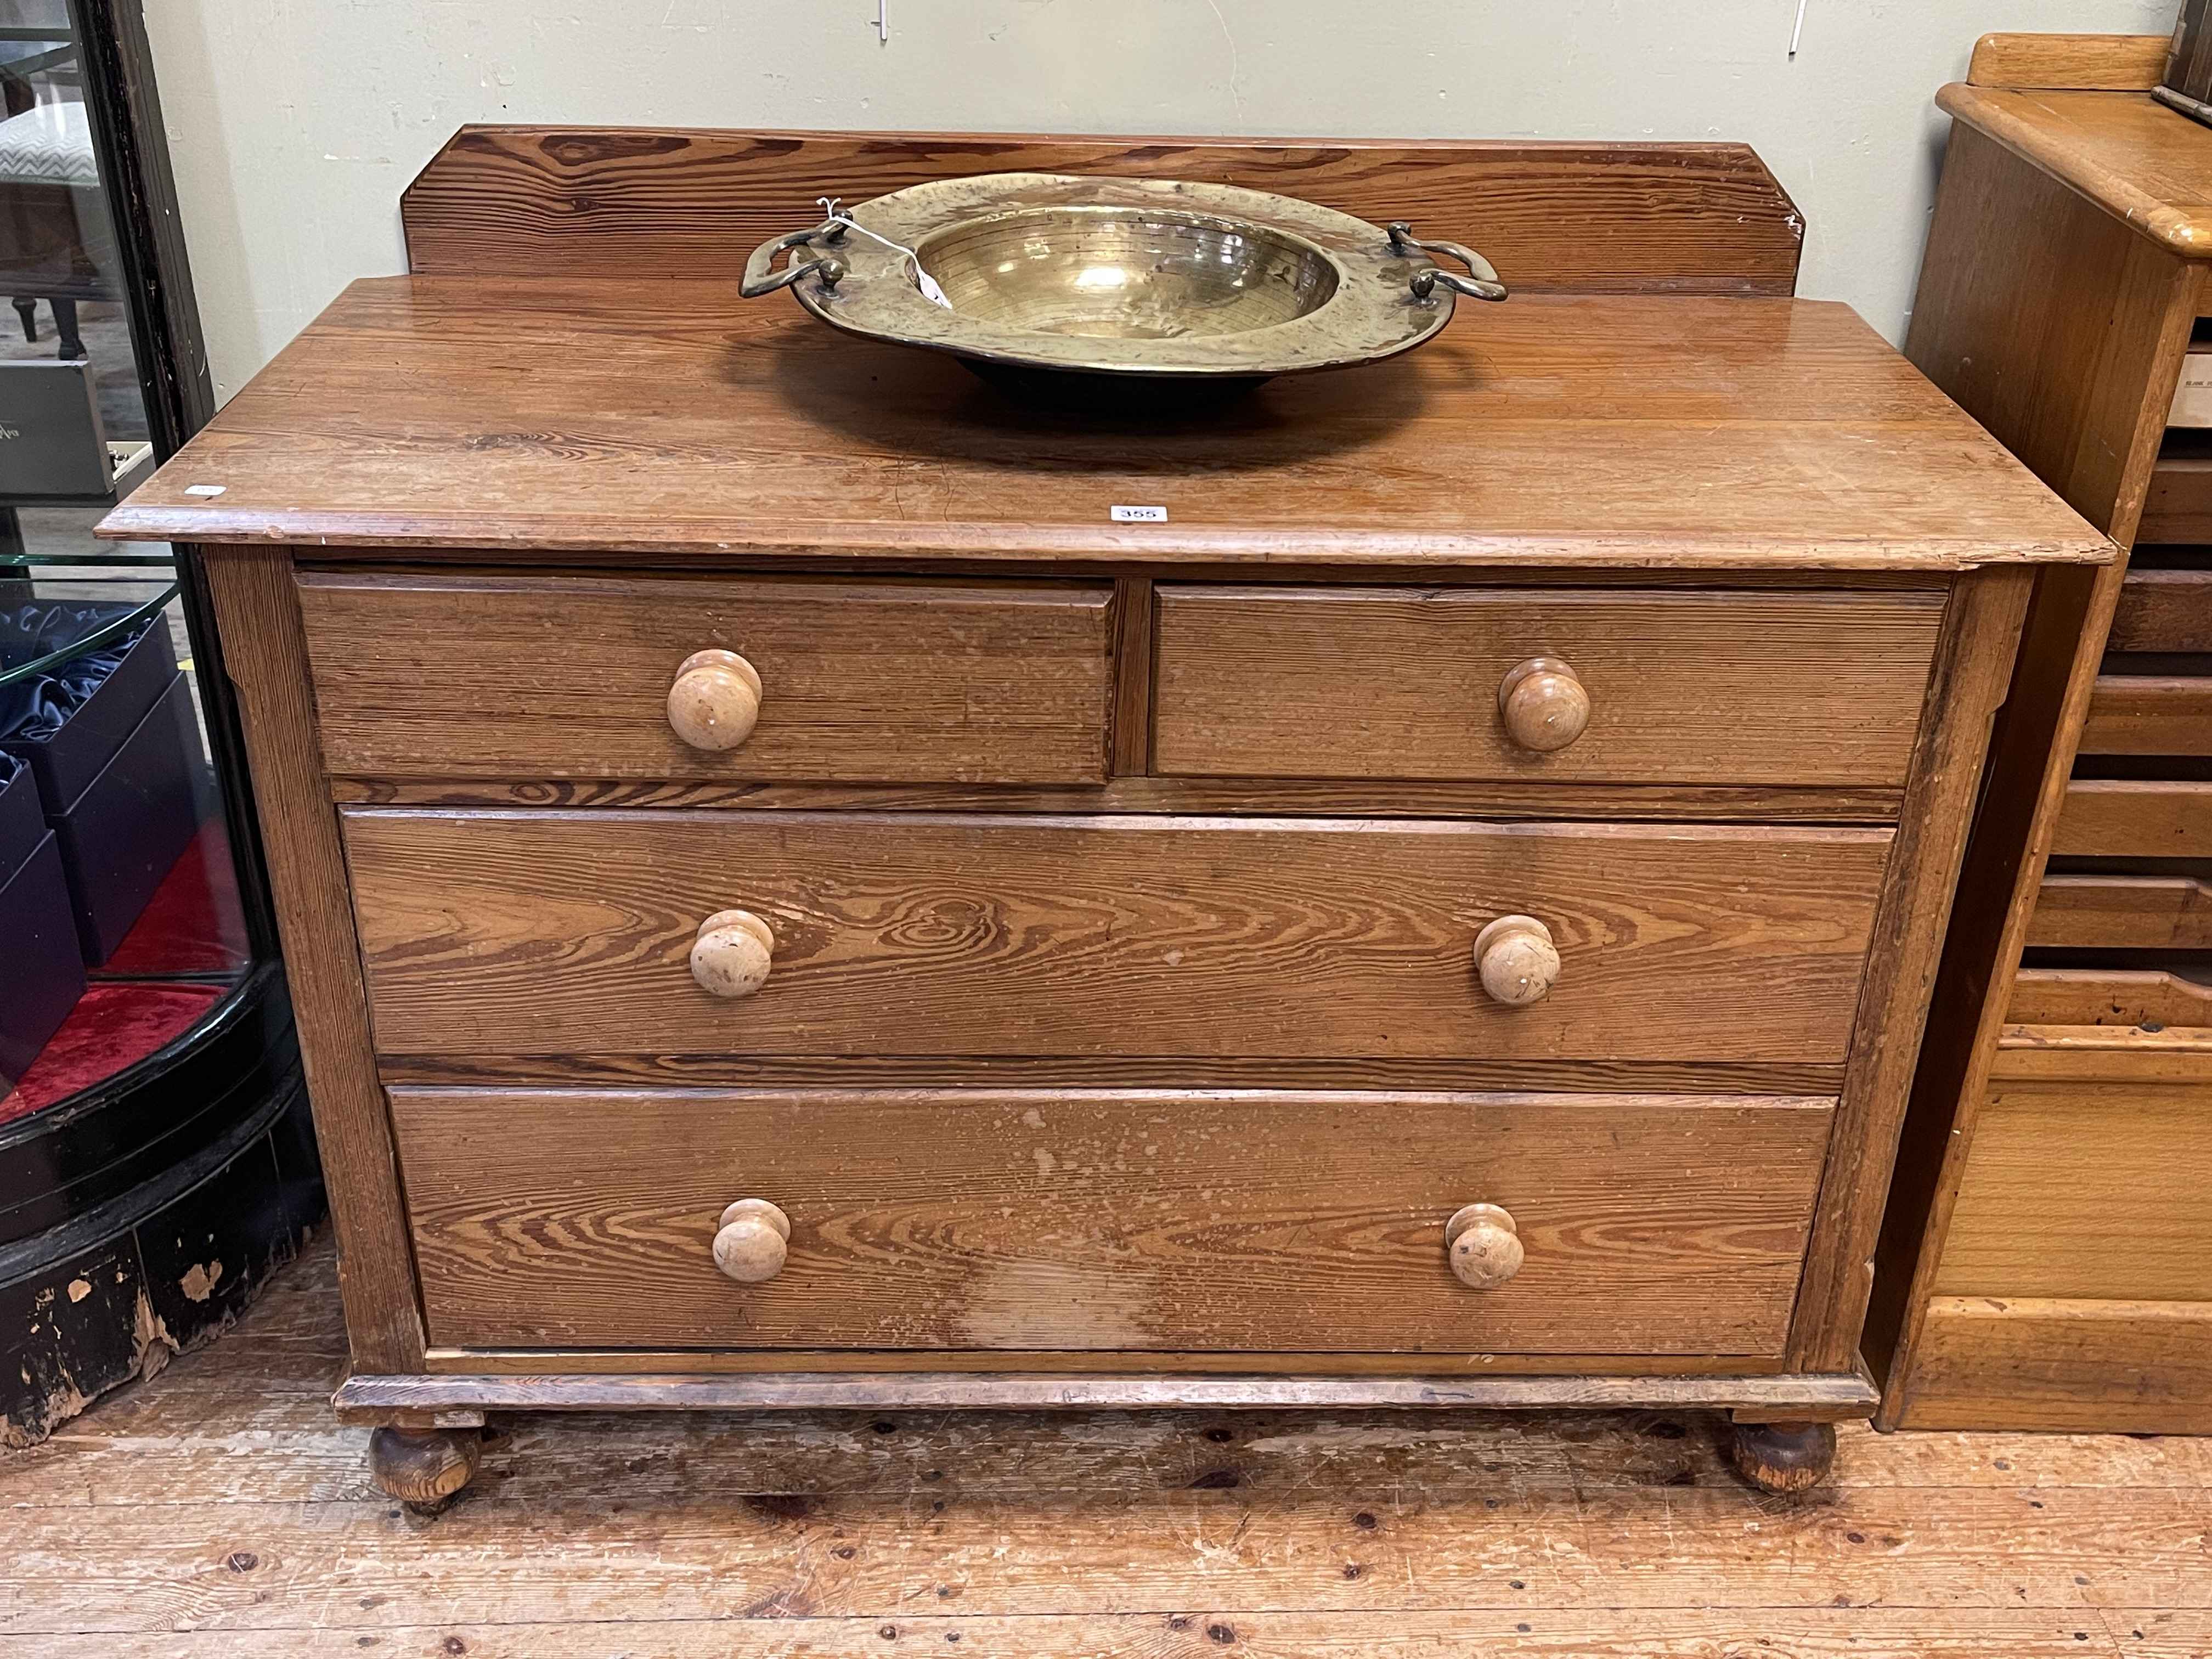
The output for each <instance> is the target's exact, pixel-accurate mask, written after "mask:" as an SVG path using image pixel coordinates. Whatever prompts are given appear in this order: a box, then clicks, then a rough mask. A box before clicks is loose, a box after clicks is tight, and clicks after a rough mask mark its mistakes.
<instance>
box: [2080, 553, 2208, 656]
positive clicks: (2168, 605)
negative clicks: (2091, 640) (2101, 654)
mask: <svg viewBox="0 0 2212 1659" xmlns="http://www.w3.org/2000/svg"><path fill="white" fill-rule="evenodd" d="M2106 649H2108V650H2112V651H2151V652H2189V651H2206V652H2212V570H2188V569H2182V570H2148V569H2142V568H2136V569H2131V570H2130V571H2129V572H2128V574H2127V580H2126V582H2125V583H2124V585H2123V586H2122V587H2121V589H2120V604H2119V609H2118V611H2115V612H2114V613H2113V616H2112V634H2111V635H2110V637H2109V638H2108V639H2107V640H2106Z"/></svg>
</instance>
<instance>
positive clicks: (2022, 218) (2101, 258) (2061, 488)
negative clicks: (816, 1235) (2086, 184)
mask: <svg viewBox="0 0 2212 1659" xmlns="http://www.w3.org/2000/svg"><path fill="white" fill-rule="evenodd" d="M1975 95H1977V96H1978V95H1979V94H1975ZM2007 95H2012V94H2007ZM2142 103H2143V105H2144V106H2146V107H2148V108H2159V106H2154V105H2153V104H2152V103H2151V100H2148V99H2147V98H2146V99H2144V100H2142ZM1947 107H1948V106H1947ZM2159 113H2160V115H2162V116H2163V117H2165V118H2167V119H2170V120H2172V121H2174V122H2176V123H2178V124H2179V125H2182V126H2185V127H2186V126H2188V125H2190V123H2189V121H2188V119H2187V118H2186V117H2184V116H2180V115H2177V114H2175V113H2174V112H2172V111H2171V110H2166V109H2163V108H2159ZM2119 213H2120V210H2119V209H2118V208H2116V207H2113V206H2112V205H2111V204H2108V203H2104V202H2100V201H2098V200H2095V199H2093V198H2091V197H2084V196H2082V195H2081V194H2079V193H2078V192H2076V191H2075V190H2073V189H2071V188H2069V186H2068V185H2066V184H2064V183H2062V182H2061V181H2060V179H2057V178H2054V177H2052V176H2051V174H2050V173H2048V172H2046V171H2045V170H2043V169H2042V168H2041V167H2039V166H2038V165H2036V164H2035V163H2034V158H2033V157H2027V158H2023V156H2022V155H2019V154H2015V151H2014V150H2013V149H2008V148H2007V146H2006V144H2005V143H2001V142H2000V141H1999V139H1998V138H1997V137H1991V136H1990V135H1989V134H1987V133H1985V132H1984V131H1979V130H1978V128H1977V127H1976V126H1974V125H1969V124H1966V122H1965V121H1964V120H1962V122H1961V124H1960V125H1957V126H1954V128H1953V129H1952V132H1951V143H1950V148H1949V149H1948V152H1947V154H1946V155H1945V158H1944V162H1943V178H1942V185H1941V186H1940V187H1939V188H1938V191H1937V193H1936V219H1935V222H1934V224H1933V225H1932V226H1931V227H1930V228H1929V240H1928V252H1927V255H1926V258H1925V261H1924V263H1923V265H1922V266H1921V271H1920V286H1919V290H1918V293H1917V296H1916V297H1915V299H1914V301H1913V307H1912V320H1911V325H1910V327H1909V328H1908V330H1907V331H1906V334H1905V356H1908V357H1910V358H1911V360H1912V361H1913V362H1915V363H1917V364H1918V365H1919V367H1920V368H1921V369H1922V370H1923V372H1925V373H1926V374H1927V375H1928V377H1929V379H1930V380H1933V381H1934V382H1935V383H1936V385H1937V386H1941V387H1942V389H1943V390H1944V391H1945V392H1948V393H1949V394H1950V395H1951V396H1952V397H1953V398H1956V399H1957V400H1958V401H1959V403H1960V405H1962V406H1963V407H1964V408H1965V409H1966V410H1967V411H1968V412H1969V413H1970V414H1972V416H1974V417H1975V418H1976V419H1977V420H1978V421H1979V422H1981V423H1982V424H1983V425H1984V427H1986V428H1989V430H1990V433H1991V434H1993V435H1995V436H1996V438H1997V439H1998V441H2001V442H2002V443H2003V444H2004V446H2005V447H2007V448H2008V449H2009V450H2010V451H2011V452H2012V453H2014V454H2015V455H2017V456H2018V457H2020V459H2021V460H2022V461H2024V462H2025V463H2027V466H2028V467H2029V469H2030V470H2031V471H2033V472H2034V473H2035V475H2036V476H2037V477H2039V478H2041V479H2042V480H2043V481H2044V482H2045V483H2047V484H2049V485H2050V486H2051V489H2055V490H2057V492H2058V494H2059V495H2062V496H2063V497H2064V498H2065V499H2066V501H2068V502H2069V504H2070V505H2071V506H2072V507H2074V508H2075V511H2077V512H2079V513H2081V516H2082V517H2083V518H2085V519H2087V520H2088V521H2089V522H2090V523H2091V524H2093V525H2094V526H2097V527H2098V528H2099V529H2100V530H2103V531H2105V532H2107V533H2108V534H2110V535H2111V536H2112V538H2113V539H2114V540H2116V541H2118V542H2120V543H2121V544H2127V543H2130V542H2131V541H2132V540H2134V539H2135V537H2136V521H2137V520H2138V518H2139V517H2140V516H2141V515H2142V507H2143V501H2144V497H2145V495H2146V494H2147V493H2148V490H2149V489H2150V481H2151V471H2152V468H2153V467H2154V465H2155V464H2156V462H2157V459H2158V450H2159V443H2160V440H2161V438H2162V437H2163V436H2164V435H2165V431H2166V413H2167V411H2168V410H2170V409H2171V408H2172V403H2173V388H2174V386H2175V385H2176V384H2177V383H2178V381H2179V379H2180V376H2181V358H2182V355H2183V353H2184V352H2185V350H2186V349H2187V346H2188V342H2189V336H2190V331H2191V328H2192V327H2193V326H2194V325H2195V323H2196V320H2197V294H2198V290H2199V285H2200V283H2201V281H2202V272H2201V268H2200V267H2198V266H2197V264H2193V263H2192V262H2191V259H2190V258H2188V257H2187V256H2185V255H2183V254H2179V253H2177V252H2173V251H2172V250H2170V249H2168V248H2166V247H2165V246H2161V245H2160V244H2159V243H2158V242H2156V241H2154V240H2152V239H2151V238H2149V237H2148V236H2145V235H2142V234H2139V233H2138V232H2137V231H2136V230H2135V229H2134V228H2130V225H2129V224H2127V223H2125V222H2123V220H2122V219H2121V217H2119Z"/></svg>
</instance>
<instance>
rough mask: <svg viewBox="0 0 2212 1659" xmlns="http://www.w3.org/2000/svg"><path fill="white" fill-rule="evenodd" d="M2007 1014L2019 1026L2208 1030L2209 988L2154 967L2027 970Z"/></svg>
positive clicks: (2211, 1020)
mask: <svg viewBox="0 0 2212 1659" xmlns="http://www.w3.org/2000/svg"><path fill="white" fill-rule="evenodd" d="M2007 1013H2008V1016H2009V1017H2010V1018H2011V1019H2012V1021H2013V1022H2014V1023H2015V1024H2021V1025H2114V1026H2130V1025H2144V1026H2154V1027H2164V1026H2172V1025H2179V1026H2186V1027H2197V1026H2212V984H2208V983H2206V982H2204V981H2202V980H2199V979H2196V978H2189V977H2184V976H2183V975H2179V974H2171V973H2166V972H2164V971H2163V970H2155V969H2142V970H2137V969H2118V968H2029V969H2022V970H2021V974H2020V976H2019V977H2018V978H2017V979H2015V981H2013V990H2012V1001H2011V1004H2010V1006H2008V1009H2007Z"/></svg>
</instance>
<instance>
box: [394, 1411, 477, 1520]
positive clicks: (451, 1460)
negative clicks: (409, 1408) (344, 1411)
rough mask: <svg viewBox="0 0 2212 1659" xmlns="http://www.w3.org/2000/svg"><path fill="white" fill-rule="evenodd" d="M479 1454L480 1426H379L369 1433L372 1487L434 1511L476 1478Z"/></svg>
mask: <svg viewBox="0 0 2212 1659" xmlns="http://www.w3.org/2000/svg"><path fill="white" fill-rule="evenodd" d="M482 1461H483V1431H481V1430H478V1429H395V1428H380V1429H376V1430H373V1431H371V1432H370V1434H369V1437H368V1478H369V1479H370V1480H373V1481H374V1482H375V1484H376V1489H377V1490H378V1491H379V1492H382V1493H384V1495H385V1496H386V1497H387V1498H398V1500H399V1501H400V1502H401V1503H403V1504H406V1505H407V1506H408V1507H409V1508H410V1509H414V1510H425V1511H428V1512H432V1513H435V1511H436V1510H441V1509H443V1508H444V1507H445V1506H446V1505H447V1504H450V1503H451V1502H452V1501H453V1498H455V1496H457V1495H458V1494H459V1492H460V1490H461V1488H462V1487H464V1486H467V1485H468V1484H469V1482H470V1481H471V1480H474V1479H475V1478H476V1473H477V1465H478V1464H479V1463H480V1462H482Z"/></svg>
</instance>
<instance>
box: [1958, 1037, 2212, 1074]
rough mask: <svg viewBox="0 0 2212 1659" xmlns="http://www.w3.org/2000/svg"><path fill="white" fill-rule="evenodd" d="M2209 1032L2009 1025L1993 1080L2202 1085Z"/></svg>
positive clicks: (2211, 1047) (2209, 1057) (2211, 1053)
mask: <svg viewBox="0 0 2212 1659" xmlns="http://www.w3.org/2000/svg"><path fill="white" fill-rule="evenodd" d="M2208 1062H2212V1027H2202V1026H2197V1027H2192V1026H2166V1025H2165V1024H2160V1026H2159V1028H2158V1029H2157V1030H2144V1029H2142V1028H2141V1027H2139V1026H2113V1025H2008V1026H2007V1027H2006V1028H2005V1034H2004V1042H2003V1043H2002V1046H2000V1047H1999V1048H1998V1049H1997V1058H1996V1065H1995V1066H1993V1067H1992V1068H1991V1069H1990V1076H1991V1077H1992V1078H2063V1079H2074V1080H2080V1079H2090V1080H2093V1081H2100V1082H2107V1083H2130V1082H2139V1083H2202V1082H2203V1081H2204V1080H2205V1079H2206V1078H2207V1077H2208V1075H2212V1073H2208V1072H2207V1070H2206V1066H2207V1063H2208Z"/></svg>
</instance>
